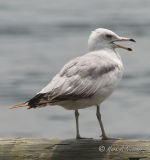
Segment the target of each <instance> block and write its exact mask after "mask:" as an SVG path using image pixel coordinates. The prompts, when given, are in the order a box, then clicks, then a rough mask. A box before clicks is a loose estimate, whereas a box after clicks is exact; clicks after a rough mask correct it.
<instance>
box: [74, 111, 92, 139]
mask: <svg viewBox="0 0 150 160" xmlns="http://www.w3.org/2000/svg"><path fill="white" fill-rule="evenodd" d="M74 113H75V118H76V139H92V138H85V137H81V136H80V133H79V121H78V119H79V112H78V110H77V109H76V110H75V112H74Z"/></svg>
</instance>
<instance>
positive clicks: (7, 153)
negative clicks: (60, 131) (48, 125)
mask: <svg viewBox="0 0 150 160" xmlns="http://www.w3.org/2000/svg"><path fill="white" fill-rule="evenodd" d="M0 160H150V141H147V140H107V141H102V140H75V139H68V140H61V139H45V138H39V139H38V138H34V139H33V138H0Z"/></svg>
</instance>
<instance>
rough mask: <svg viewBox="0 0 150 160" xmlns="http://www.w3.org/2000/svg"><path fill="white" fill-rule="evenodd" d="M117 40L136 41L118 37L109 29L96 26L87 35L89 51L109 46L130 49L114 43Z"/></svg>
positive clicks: (110, 47)
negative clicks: (96, 27) (88, 35)
mask: <svg viewBox="0 0 150 160" xmlns="http://www.w3.org/2000/svg"><path fill="white" fill-rule="evenodd" d="M119 41H132V42H136V41H135V40H134V39H132V38H125V37H120V36H118V35H117V34H116V33H114V32H112V31H111V30H108V29H104V28H98V29H96V30H94V31H92V33H91V35H90V37H89V40H88V47H89V51H96V50H100V49H106V48H109V49H116V48H123V49H126V50H128V51H132V49H131V48H128V47H124V46H121V45H118V44H116V43H115V42H119Z"/></svg>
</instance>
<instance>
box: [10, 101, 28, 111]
mask: <svg viewBox="0 0 150 160" xmlns="http://www.w3.org/2000/svg"><path fill="white" fill-rule="evenodd" d="M25 106H28V102H24V103H20V104H16V105H13V106H11V107H9V109H13V108H18V107H25Z"/></svg>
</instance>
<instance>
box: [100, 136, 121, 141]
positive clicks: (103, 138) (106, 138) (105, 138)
mask: <svg viewBox="0 0 150 160" xmlns="http://www.w3.org/2000/svg"><path fill="white" fill-rule="evenodd" d="M100 137H102V140H121V139H123V138H112V137H107V136H100Z"/></svg>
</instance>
